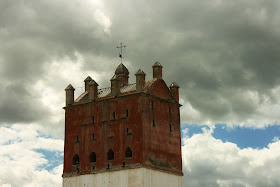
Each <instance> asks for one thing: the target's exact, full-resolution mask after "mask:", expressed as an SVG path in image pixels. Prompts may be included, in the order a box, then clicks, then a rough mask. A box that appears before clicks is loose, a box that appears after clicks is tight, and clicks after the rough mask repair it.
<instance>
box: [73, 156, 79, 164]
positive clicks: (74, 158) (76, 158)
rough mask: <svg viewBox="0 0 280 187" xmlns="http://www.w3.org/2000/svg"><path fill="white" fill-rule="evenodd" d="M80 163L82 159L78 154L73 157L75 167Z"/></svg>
mask: <svg viewBox="0 0 280 187" xmlns="http://www.w3.org/2000/svg"><path fill="white" fill-rule="evenodd" d="M79 163H80V158H79V156H78V155H77V154H76V155H75V156H74V157H73V165H78V164H79Z"/></svg>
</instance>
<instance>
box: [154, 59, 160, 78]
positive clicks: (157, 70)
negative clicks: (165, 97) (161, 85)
mask: <svg viewBox="0 0 280 187" xmlns="http://www.w3.org/2000/svg"><path fill="white" fill-rule="evenodd" d="M153 78H160V79H162V65H161V64H160V63H159V62H156V63H155V64H154V65H153Z"/></svg>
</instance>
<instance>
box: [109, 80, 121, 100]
mask: <svg viewBox="0 0 280 187" xmlns="http://www.w3.org/2000/svg"><path fill="white" fill-rule="evenodd" d="M110 81H111V96H116V95H117V94H118V93H119V92H120V79H119V77H118V76H117V75H114V76H113V77H112V78H111V80H110Z"/></svg>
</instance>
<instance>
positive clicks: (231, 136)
mask: <svg viewBox="0 0 280 187" xmlns="http://www.w3.org/2000/svg"><path fill="white" fill-rule="evenodd" d="M202 128H207V129H209V127H208V126H205V125H203V126H199V125H184V126H183V128H182V130H181V133H182V137H183V132H184V129H188V133H187V136H188V137H192V136H193V135H194V134H200V133H203V130H202ZM212 136H213V137H214V138H216V139H220V140H222V141H223V142H232V143H235V144H237V146H238V147H240V148H248V147H252V148H254V149H257V148H258V149H262V148H264V147H267V145H268V144H269V143H271V142H273V139H274V138H275V137H278V138H279V137H280V126H279V125H271V126H268V127H266V128H263V129H254V128H248V127H234V128H230V127H227V125H225V124H217V125H215V129H214V132H213V134H212Z"/></svg>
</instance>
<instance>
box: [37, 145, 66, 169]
mask: <svg viewBox="0 0 280 187" xmlns="http://www.w3.org/2000/svg"><path fill="white" fill-rule="evenodd" d="M34 151H36V152H37V153H42V154H43V155H44V157H45V158H46V159H47V160H48V163H47V164H42V165H40V166H39V167H38V168H37V169H38V170H47V171H51V170H52V169H53V168H55V167H57V166H59V165H60V164H63V151H49V150H46V149H34Z"/></svg>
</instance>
